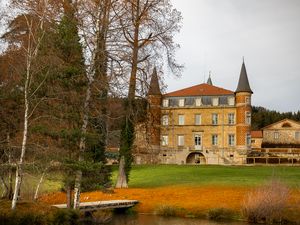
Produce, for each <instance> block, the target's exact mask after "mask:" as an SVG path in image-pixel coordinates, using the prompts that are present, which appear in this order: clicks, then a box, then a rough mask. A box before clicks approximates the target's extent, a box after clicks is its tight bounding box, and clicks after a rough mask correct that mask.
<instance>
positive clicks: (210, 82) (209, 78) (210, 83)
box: [206, 72, 213, 85]
mask: <svg viewBox="0 0 300 225" xmlns="http://www.w3.org/2000/svg"><path fill="white" fill-rule="evenodd" d="M206 83H207V84H209V85H213V83H212V80H211V76H210V72H209V77H208V79H207V82H206Z"/></svg>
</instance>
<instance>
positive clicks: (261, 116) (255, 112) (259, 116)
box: [252, 106, 300, 130]
mask: <svg viewBox="0 0 300 225" xmlns="http://www.w3.org/2000/svg"><path fill="white" fill-rule="evenodd" d="M286 118H287V119H292V120H296V121H298V122H299V121H300V110H299V111H298V112H278V111H275V110H269V109H266V108H264V107H261V106H252V130H259V129H261V128H263V127H265V126H268V125H270V124H272V123H275V122H277V121H280V120H283V119H286Z"/></svg>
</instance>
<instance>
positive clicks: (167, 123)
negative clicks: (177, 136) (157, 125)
mask: <svg viewBox="0 0 300 225" xmlns="http://www.w3.org/2000/svg"><path fill="white" fill-rule="evenodd" d="M162 125H164V126H167V125H169V117H168V115H163V117H162Z"/></svg>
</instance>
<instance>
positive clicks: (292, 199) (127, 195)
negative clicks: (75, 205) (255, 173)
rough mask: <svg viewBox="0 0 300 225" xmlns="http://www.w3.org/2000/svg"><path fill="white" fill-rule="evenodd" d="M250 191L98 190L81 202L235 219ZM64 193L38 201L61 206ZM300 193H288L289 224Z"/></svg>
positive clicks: (299, 214) (297, 216) (298, 212)
mask: <svg viewBox="0 0 300 225" xmlns="http://www.w3.org/2000/svg"><path fill="white" fill-rule="evenodd" d="M252 189H253V188H249V187H236V186H201V187H195V186H193V187H191V186H169V187H159V188H128V189H115V190H114V191H113V193H102V192H100V191H96V192H88V193H82V195H81V199H82V201H84V202H89V201H101V200H113V199H135V200H139V201H140V203H139V204H138V205H137V206H136V209H135V210H136V211H137V212H138V213H149V214H155V213H158V212H159V211H160V213H161V214H163V212H162V211H161V210H164V209H165V210H172V211H173V214H175V215H174V216H182V217H200V218H204V217H207V215H208V214H209V212H211V211H212V210H217V209H220V208H224V209H227V210H229V211H230V212H233V214H234V215H235V216H237V217H239V216H240V215H241V209H242V207H243V204H244V201H245V197H246V196H247V194H248V193H249V192H250V191H251V190H252ZM65 200H66V196H65V194H64V193H54V194H49V195H45V196H43V197H41V198H40V201H42V202H44V203H47V204H59V203H64V202H65ZM299 203H300V193H299V191H298V190H296V189H293V190H292V191H291V192H290V195H289V200H288V205H289V209H288V211H287V212H286V213H287V217H288V218H289V220H291V221H298V220H299V221H300V204H299Z"/></svg>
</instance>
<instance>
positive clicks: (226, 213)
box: [207, 208, 235, 221]
mask: <svg viewBox="0 0 300 225" xmlns="http://www.w3.org/2000/svg"><path fill="white" fill-rule="evenodd" d="M207 217H208V219H210V220H216V221H224V220H232V219H234V217H235V213H234V211H233V210H231V209H225V208H216V209H211V210H209V211H208V215H207Z"/></svg>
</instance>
